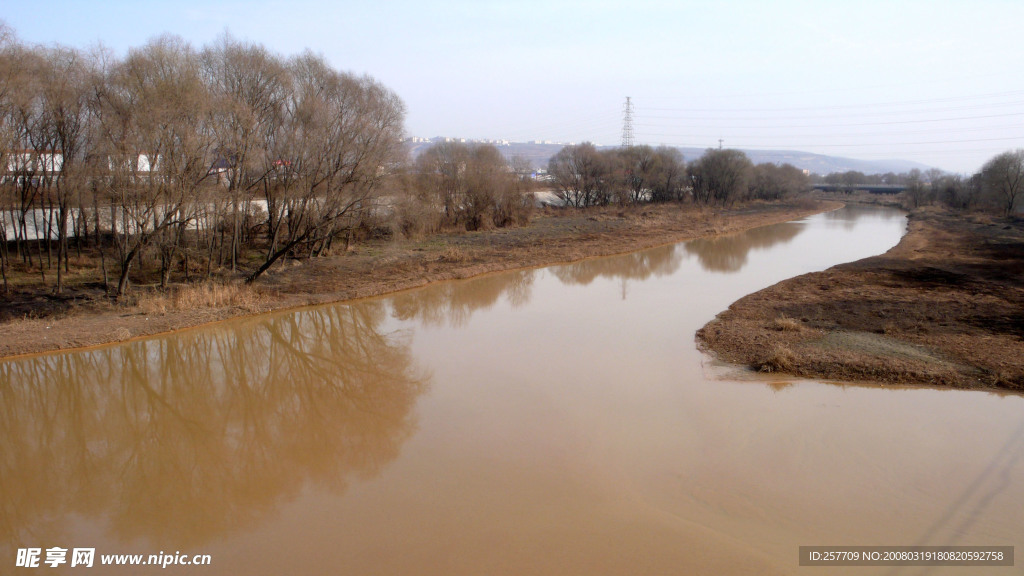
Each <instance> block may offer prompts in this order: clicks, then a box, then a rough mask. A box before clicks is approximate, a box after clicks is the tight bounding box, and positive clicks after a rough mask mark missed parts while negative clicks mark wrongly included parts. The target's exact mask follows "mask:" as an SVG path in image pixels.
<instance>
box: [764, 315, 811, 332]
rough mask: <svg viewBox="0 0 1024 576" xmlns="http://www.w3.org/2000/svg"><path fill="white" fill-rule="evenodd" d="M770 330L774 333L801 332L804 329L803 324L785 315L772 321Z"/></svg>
mask: <svg viewBox="0 0 1024 576" xmlns="http://www.w3.org/2000/svg"><path fill="white" fill-rule="evenodd" d="M770 328H771V329H772V330H775V331H776V332H801V331H803V329H804V326H803V324H801V323H800V321H799V320H797V319H795V318H790V317H789V316H786V315H785V314H783V315H781V316H779V317H778V318H776V319H774V320H772V322H771V324H770Z"/></svg>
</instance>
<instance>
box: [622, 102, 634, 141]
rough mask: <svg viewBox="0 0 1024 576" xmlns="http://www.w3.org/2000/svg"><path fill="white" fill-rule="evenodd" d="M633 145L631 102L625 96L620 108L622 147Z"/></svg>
mask: <svg viewBox="0 0 1024 576" xmlns="http://www.w3.org/2000/svg"><path fill="white" fill-rule="evenodd" d="M632 146H633V102H632V100H630V98H629V96H626V105H625V106H623V108H622V147H623V148H631V147H632Z"/></svg>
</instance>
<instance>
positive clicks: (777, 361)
mask: <svg viewBox="0 0 1024 576" xmlns="http://www.w3.org/2000/svg"><path fill="white" fill-rule="evenodd" d="M756 366H757V369H758V371H759V372H790V373H792V372H794V371H795V368H796V356H794V354H793V351H792V350H790V349H789V348H788V347H786V346H784V345H782V344H776V345H775V346H774V347H773V348H772V349H771V351H770V352H768V354H767V356H765V357H764V358H763V359H761V361H759V362H757V363H756Z"/></svg>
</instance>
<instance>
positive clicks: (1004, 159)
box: [981, 149, 1024, 215]
mask: <svg viewBox="0 0 1024 576" xmlns="http://www.w3.org/2000/svg"><path fill="white" fill-rule="evenodd" d="M981 174H982V177H983V179H984V182H985V190H986V191H987V193H988V195H989V196H990V197H991V198H992V201H993V202H994V203H995V204H996V205H997V206H999V208H1000V209H1001V210H1002V212H1003V213H1004V214H1006V215H1010V214H1012V213H1013V210H1014V208H1016V206H1017V203H1018V201H1019V200H1020V199H1021V197H1024V149H1018V150H1015V151H1012V152H1003V153H1002V154H1000V155H998V156H996V157H995V158H992V159H991V160H989V161H988V162H986V163H985V165H984V166H983V167H982V168H981Z"/></svg>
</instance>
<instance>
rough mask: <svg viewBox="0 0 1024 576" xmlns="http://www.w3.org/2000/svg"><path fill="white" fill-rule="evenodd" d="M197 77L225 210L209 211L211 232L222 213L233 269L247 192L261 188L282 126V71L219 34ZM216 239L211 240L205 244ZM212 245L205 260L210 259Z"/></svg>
mask: <svg viewBox="0 0 1024 576" xmlns="http://www.w3.org/2000/svg"><path fill="white" fill-rule="evenodd" d="M201 58H202V63H203V75H204V79H205V81H206V83H207V86H208V89H209V91H210V95H211V97H212V98H213V110H214V113H213V123H212V129H213V131H214V135H215V138H216V150H215V156H214V158H213V159H212V163H213V168H214V170H216V171H217V174H218V177H219V178H221V179H222V180H223V182H224V184H226V187H227V195H226V196H221V198H223V199H224V200H226V201H227V203H228V205H227V206H225V207H224V208H226V210H221V209H219V204H220V203H219V202H217V200H218V198H214V199H212V200H213V201H214V202H213V205H214V206H215V207H218V209H217V210H214V211H212V214H211V217H210V218H208V220H211V224H212V225H213V226H214V228H216V223H217V222H219V219H220V216H221V214H222V213H223V212H227V215H228V218H229V220H230V226H231V244H230V260H231V269H232V270H235V268H236V266H237V264H238V256H239V252H240V250H241V244H242V229H241V228H242V225H243V222H245V220H246V216H247V215H249V214H250V213H251V212H252V203H251V199H252V195H251V193H252V192H253V191H254V190H255V189H256V188H257V187H258V186H259V185H260V184H261V183H265V181H266V178H267V176H268V175H269V172H268V171H269V170H271V169H272V167H273V160H275V158H270V156H269V154H270V142H271V139H272V135H273V133H274V131H275V130H277V129H278V128H279V126H280V124H281V121H282V114H283V108H284V105H285V101H286V99H287V97H288V95H289V89H290V79H289V75H288V69H287V67H286V66H285V65H284V63H283V62H282V61H281V59H280V58H278V57H277V56H275V55H273V54H271V53H269V52H268V51H267V49H266V48H264V47H263V46H258V45H251V44H244V43H241V42H239V41H237V40H235V39H234V38H232V37H231V36H229V35H227V34H225V35H224V36H222V37H221V38H220V39H219V40H218V41H217V42H216V43H215V44H214V45H213V46H208V47H206V48H205V49H204V50H203V52H202V55H201ZM215 238H216V236H215V235H212V238H211V239H210V240H211V242H212V241H213V240H215ZM212 251H213V250H212V244H211V246H210V255H209V258H210V260H212V259H213V255H212Z"/></svg>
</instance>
